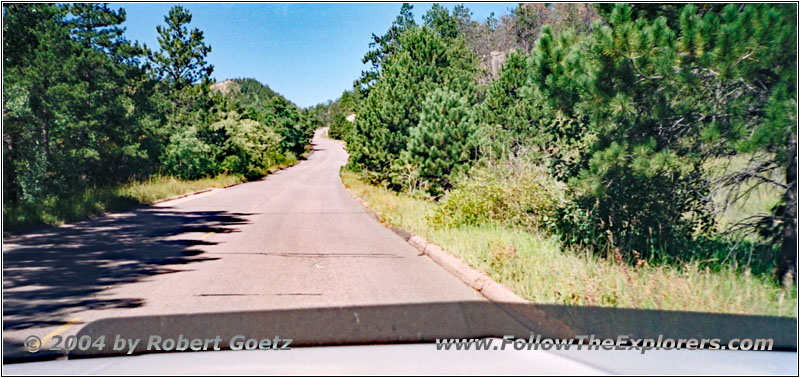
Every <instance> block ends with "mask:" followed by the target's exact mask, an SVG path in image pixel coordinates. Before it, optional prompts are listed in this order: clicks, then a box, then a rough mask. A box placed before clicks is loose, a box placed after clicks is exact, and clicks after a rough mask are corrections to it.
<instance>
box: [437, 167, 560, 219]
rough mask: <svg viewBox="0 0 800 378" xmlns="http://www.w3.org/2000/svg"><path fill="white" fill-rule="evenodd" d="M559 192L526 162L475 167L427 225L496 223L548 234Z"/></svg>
mask: <svg viewBox="0 0 800 378" xmlns="http://www.w3.org/2000/svg"><path fill="white" fill-rule="evenodd" d="M562 190H563V188H562V187H560V186H559V185H558V183H557V182H556V181H555V180H553V179H552V178H550V177H549V176H548V175H547V171H546V169H544V168H541V167H538V166H536V165H534V164H531V163H529V162H525V161H509V160H507V161H504V162H502V163H500V164H499V165H484V166H480V167H475V168H473V169H472V170H471V171H470V172H469V175H468V176H463V177H462V178H461V179H460V180H458V181H457V182H456V184H455V186H454V188H453V189H452V190H451V191H449V192H448V194H447V196H446V197H445V198H444V200H442V201H440V202H439V203H438V204H437V206H436V210H435V211H434V213H433V215H432V216H431V218H430V222H431V224H432V225H434V226H436V227H459V226H462V225H468V226H477V225H482V224H488V223H490V222H497V223H500V224H505V225H508V226H518V227H522V228H525V229H529V230H539V231H549V230H550V229H551V228H552V225H553V224H554V223H555V219H554V218H553V217H552V215H553V213H554V212H555V210H556V209H557V206H558V199H559V197H560V196H559V193H560V192H561V191H562Z"/></svg>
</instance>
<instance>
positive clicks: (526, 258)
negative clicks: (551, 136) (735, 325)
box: [342, 172, 797, 317]
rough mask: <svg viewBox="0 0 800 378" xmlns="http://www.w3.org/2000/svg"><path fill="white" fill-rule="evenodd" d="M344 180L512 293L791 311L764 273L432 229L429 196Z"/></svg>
mask: <svg viewBox="0 0 800 378" xmlns="http://www.w3.org/2000/svg"><path fill="white" fill-rule="evenodd" d="M342 180H343V182H344V184H345V186H346V187H347V188H348V189H349V190H351V191H352V192H353V193H354V194H355V195H357V196H359V197H361V198H363V199H364V200H365V201H367V202H368V203H369V204H370V207H371V208H372V209H373V210H375V211H376V212H377V213H378V214H379V215H380V216H381V218H382V220H384V221H385V222H387V223H391V224H394V225H397V226H400V227H403V228H405V229H407V230H409V231H411V232H414V233H416V234H419V235H422V236H424V237H425V238H427V239H428V240H430V241H431V242H434V243H436V244H439V245H441V246H442V247H443V248H444V249H445V250H446V251H448V252H449V253H452V254H454V255H456V256H458V257H460V258H461V259H462V260H464V261H465V262H467V263H468V264H470V265H471V266H473V267H475V268H476V269H478V270H480V271H483V272H484V273H486V274H488V275H489V276H491V277H492V278H494V279H495V280H497V281H498V282H500V283H502V284H503V285H505V286H507V287H508V288H510V289H511V290H513V291H514V292H516V293H517V294H519V295H520V296H522V297H525V298H527V299H529V300H531V301H533V302H536V303H547V304H571V305H592V306H614V307H626V308H642V309H661V310H679V311H701V312H718V313H736V314H758V315H776V316H787V317H796V316H797V291H796V288H794V287H787V288H783V287H779V286H777V285H775V284H774V283H773V282H772V281H771V280H770V278H769V277H758V276H754V275H751V274H748V273H747V272H744V273H742V272H738V271H736V270H735V269H733V268H729V269H723V270H721V271H710V270H703V269H700V268H699V267H698V264H696V263H687V264H683V265H681V266H667V265H661V266H650V265H648V264H647V263H645V262H642V263H641V264H639V266H630V265H627V264H623V263H618V262H614V261H609V260H605V259H601V258H598V257H596V256H594V255H591V254H588V253H584V252H582V251H578V250H571V249H566V248H564V247H563V246H562V245H561V244H560V242H559V241H558V240H556V239H555V238H552V237H548V236H545V235H543V234H537V233H533V232H528V231H523V230H519V229H513V228H508V227H503V226H499V225H495V224H483V225H477V226H462V227H455V228H441V229H435V228H433V227H430V225H429V219H430V215H431V214H432V213H433V212H434V209H435V206H436V205H435V204H434V203H433V202H430V201H428V200H425V199H422V198H413V197H411V196H408V195H403V194H397V193H395V192H392V191H390V190H386V189H383V188H379V187H375V186H372V185H369V184H367V183H365V182H363V181H361V180H359V177H358V175H356V174H354V173H351V172H343V173H342Z"/></svg>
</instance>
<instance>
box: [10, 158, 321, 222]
mask: <svg viewBox="0 0 800 378" xmlns="http://www.w3.org/2000/svg"><path fill="white" fill-rule="evenodd" d="M309 153H311V149H310V146H307V148H306V151H305V152H304V153H303V154H302V155H301V156H300V159H298V158H297V157H295V156H294V155H293V154H291V155H289V156H288V157H287V158H286V159H285V160H284V161H283V162H280V163H276V164H274V165H272V166H271V167H270V168H269V169H268V170H267V171H268V173H272V172H275V171H278V170H281V169H283V168H286V167H289V166H292V165H294V164H296V163H297V162H298V161H300V160H301V159H304V158H305V157H306V156H308V154H309ZM244 181H246V180H245V179H244V178H243V177H242V176H239V175H229V174H221V175H218V176H216V177H209V178H202V179H198V180H181V179H178V178H175V177H172V176H162V175H154V176H151V177H150V178H148V179H145V180H140V181H133V182H130V183H127V184H122V185H117V186H108V187H98V188H88V189H85V190H84V191H83V192H81V193H78V194H74V195H71V196H68V197H62V198H59V197H56V196H51V197H48V198H45V199H44V200H42V201H40V202H37V203H33V204H29V203H13V204H3V232H8V231H11V232H14V231H21V230H24V229H26V228H30V227H34V226H40V225H45V224H47V225H54V226H55V225H60V224H63V223H68V222H74V221H79V220H82V219H86V218H88V217H90V216H93V215H99V214H103V213H106V212H110V211H122V210H127V209H130V208H132V207H135V206H138V205H142V204H152V203H154V202H156V201H159V200H163V199H167V198H171V197H176V196H180V195H183V194H187V193H192V192H196V191H200V190H204V189H211V188H222V187H226V186H230V185H233V184H237V183H240V182H244Z"/></svg>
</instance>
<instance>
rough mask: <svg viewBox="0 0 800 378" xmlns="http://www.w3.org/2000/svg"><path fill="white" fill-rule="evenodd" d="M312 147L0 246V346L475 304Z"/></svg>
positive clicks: (321, 144) (323, 143)
mask: <svg viewBox="0 0 800 378" xmlns="http://www.w3.org/2000/svg"><path fill="white" fill-rule="evenodd" d="M313 144H314V152H313V153H312V154H311V155H310V156H309V158H308V160H306V161H303V162H301V163H299V164H297V165H296V166H294V167H292V168H289V169H286V170H283V171H280V172H278V173H275V174H273V175H270V176H269V177H267V178H266V179H264V180H262V181H257V182H251V183H247V184H242V185H238V186H234V187H231V188H227V189H217V190H212V191H210V192H206V193H203V194H198V195H194V196H189V197H185V198H181V199H177V200H172V201H168V202H163V203H161V204H159V205H157V206H152V207H145V208H141V209H137V210H135V211H131V212H129V213H120V214H113V215H110V216H106V217H101V218H96V219H93V220H89V221H85V222H80V223H76V224H72V225H67V226H65V227H59V228H51V229H45V230H41V231H39V232H38V233H34V234H28V235H24V236H17V237H10V238H4V240H3V242H4V247H3V289H4V293H3V300H4V301H3V305H4V306H3V315H4V318H3V330H4V342H12V341H14V340H21V339H23V338H24V337H25V336H27V335H29V334H37V335H40V336H44V335H47V334H49V333H52V332H62V333H65V334H68V333H74V332H75V330H76V329H77V328H80V325H81V324H85V323H87V322H89V321H91V320H95V319H100V318H107V317H117V316H134V315H151V314H176V313H193V312H219V311H242V310H265V309H286V308H308V307H327V306H346V305H374V304H398V303H427V302H445V301H463V300H483V297H482V296H480V295H479V294H478V293H476V292H475V291H473V290H472V289H470V288H469V287H468V286H466V285H464V284H463V283H461V281H459V280H458V279H457V278H455V277H453V276H451V275H450V274H449V273H447V272H446V271H444V270H443V269H442V268H440V267H439V266H438V265H436V264H435V263H433V262H432V261H431V260H429V259H428V258H427V257H425V256H418V253H417V251H416V250H415V249H413V248H412V247H411V246H409V245H408V244H407V243H406V242H405V241H403V240H402V239H401V238H400V237H398V236H397V235H395V234H394V233H392V232H391V231H389V230H388V229H386V228H384V227H383V226H382V225H380V224H379V223H377V222H376V221H375V220H373V219H372V218H371V217H370V216H369V215H368V214H366V213H365V211H364V209H363V208H362V207H361V205H360V204H359V203H358V202H357V201H356V200H355V199H353V197H352V196H351V195H350V194H349V193H348V192H347V190H346V189H345V188H344V186H343V185H342V183H341V181H340V179H339V174H338V172H339V167H341V166H342V165H343V164H345V162H346V160H347V154H346V152H345V150H344V149H343V147H342V145H341V143H340V142H337V141H334V140H330V139H327V138H324V137H322V135H321V132H320V131H318V132H317V133H316V135H315V136H314V140H313ZM65 324H66V325H65Z"/></svg>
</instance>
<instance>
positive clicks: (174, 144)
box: [162, 126, 217, 179]
mask: <svg viewBox="0 0 800 378" xmlns="http://www.w3.org/2000/svg"><path fill="white" fill-rule="evenodd" d="M216 150H217V148H215V146H213V145H211V144H208V143H206V142H204V141H202V140H200V139H199V138H198V137H197V128H195V127H194V126H191V127H188V128H186V129H184V130H182V131H179V132H177V133H175V134H173V135H172V137H170V140H169V144H168V145H167V147H166V148H165V149H164V155H163V156H162V164H163V166H164V169H165V170H166V171H167V172H168V173H171V174H174V175H176V176H178V177H180V178H183V179H197V178H200V177H204V176H208V175H212V174H214V173H216V169H217V163H216V161H215V157H216V155H217V151H216Z"/></svg>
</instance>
